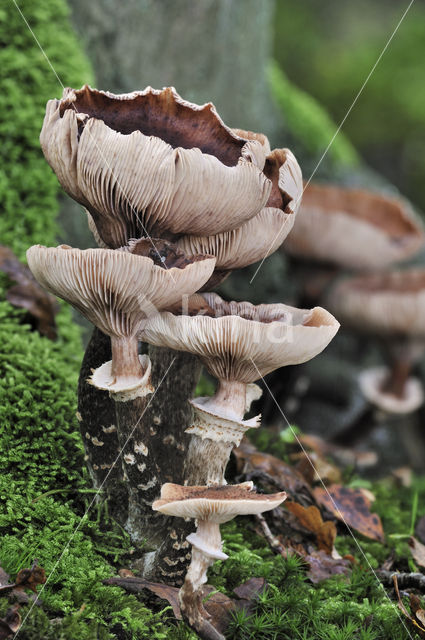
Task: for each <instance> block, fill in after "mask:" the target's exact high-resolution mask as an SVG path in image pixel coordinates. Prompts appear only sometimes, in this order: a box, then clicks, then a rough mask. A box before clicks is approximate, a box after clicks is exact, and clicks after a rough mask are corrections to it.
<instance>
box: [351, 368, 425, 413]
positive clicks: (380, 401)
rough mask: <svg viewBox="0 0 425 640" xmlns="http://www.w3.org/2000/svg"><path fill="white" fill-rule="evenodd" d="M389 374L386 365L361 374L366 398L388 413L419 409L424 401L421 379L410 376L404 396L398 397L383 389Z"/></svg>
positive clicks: (409, 411)
mask: <svg viewBox="0 0 425 640" xmlns="http://www.w3.org/2000/svg"><path fill="white" fill-rule="evenodd" d="M388 374H389V371H388V369H387V368H386V367H374V368H372V369H367V370H366V371H363V372H362V373H361V374H360V376H359V385H360V388H361V390H362V393H363V395H364V396H365V398H366V399H367V400H369V402H371V403H372V404H373V405H375V406H376V407H378V408H379V409H382V411H385V412H387V413H398V414H406V413H412V412H413V411H416V410H417V409H419V407H421V406H422V404H423V402H424V390H423V386H422V384H421V382H420V380H418V379H417V378H414V377H410V378H408V380H407V382H406V385H405V389H404V396H403V397H402V398H397V397H396V396H394V395H392V394H390V393H386V392H385V391H382V385H383V384H384V382H385V380H386V378H387V377H388Z"/></svg>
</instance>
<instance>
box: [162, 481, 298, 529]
mask: <svg viewBox="0 0 425 640" xmlns="http://www.w3.org/2000/svg"><path fill="white" fill-rule="evenodd" d="M286 497H287V494H286V493H285V491H281V492H280V493H273V494H257V493H255V491H253V483H252V482H244V483H242V484H236V485H221V486H214V487H184V486H181V485H178V484H172V483H166V484H164V485H163V486H162V488H161V498H160V499H159V500H155V502H154V503H153V505H152V509H154V510H155V511H160V512H161V513H164V514H165V515H169V516H177V517H180V518H196V519H197V520H208V521H210V522H214V523H216V524H222V523H224V522H228V521H229V520H232V519H233V518H234V517H235V516H240V515H251V514H256V513H263V512H264V511H270V510H271V509H275V508H276V507H278V506H279V505H280V504H281V503H282V502H283V501H284V500H286Z"/></svg>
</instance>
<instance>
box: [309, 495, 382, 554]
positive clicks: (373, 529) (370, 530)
mask: <svg viewBox="0 0 425 640" xmlns="http://www.w3.org/2000/svg"><path fill="white" fill-rule="evenodd" d="M313 493H314V497H315V498H316V500H317V502H318V503H319V504H320V505H322V506H323V507H325V508H326V509H327V510H328V511H329V512H330V513H332V514H333V515H334V516H335V517H336V518H338V520H341V522H344V524H346V525H348V527H350V528H351V529H355V530H356V531H358V532H359V533H361V534H362V535H364V536H366V537H367V538H371V539H372V540H378V541H379V542H383V541H384V530H383V528H382V522H381V518H380V517H379V516H378V515H377V514H376V513H371V511H370V508H369V507H370V500H369V499H368V497H367V496H365V494H364V492H363V491H362V490H361V489H357V488H356V489H352V488H350V487H343V486H341V485H338V484H334V485H331V486H330V487H328V488H327V489H326V490H325V489H322V488H319V487H317V488H316V489H314V490H313Z"/></svg>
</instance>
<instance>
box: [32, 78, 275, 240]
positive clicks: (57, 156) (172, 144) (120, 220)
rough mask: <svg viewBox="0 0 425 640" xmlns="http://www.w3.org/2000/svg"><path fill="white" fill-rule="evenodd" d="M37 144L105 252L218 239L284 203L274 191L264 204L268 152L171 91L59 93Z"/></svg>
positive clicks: (210, 110) (208, 107)
mask: <svg viewBox="0 0 425 640" xmlns="http://www.w3.org/2000/svg"><path fill="white" fill-rule="evenodd" d="M40 142H41V146H42V149H43V152H44V155H45V157H46V159H47V161H48V163H49V164H50V166H51V167H52V169H53V170H54V171H55V173H56V175H57V177H58V180H59V182H60V183H61V185H62V186H63V188H64V189H65V191H66V192H67V193H68V194H69V195H70V196H71V197H72V198H74V199H75V200H77V202H79V203H80V204H82V205H83V206H85V207H86V208H87V209H88V211H89V212H90V215H91V216H92V218H93V220H94V223H95V225H96V228H97V232H98V234H99V236H100V238H101V240H102V241H103V242H104V243H105V244H106V245H107V246H108V247H111V248H118V247H120V246H123V245H125V244H126V242H127V240H128V239H129V238H140V237H141V236H143V235H148V234H149V235H153V236H159V237H168V238H173V237H176V236H177V235H181V234H184V233H191V234H200V235H209V234H212V233H221V232H222V231H228V230H231V229H235V228H236V227H238V226H240V225H241V224H242V223H243V222H245V221H246V220H249V219H250V218H252V217H253V216H255V215H257V213H259V212H260V211H261V209H263V207H265V206H279V205H275V204H274V201H275V200H276V202H277V201H278V200H279V198H280V201H281V202H282V201H283V199H282V196H281V194H280V192H279V190H278V191H277V193H276V194H275V196H274V197H273V198H272V199H273V203H272V204H270V203H269V201H270V198H271V195H270V194H271V192H272V191H275V189H274V186H273V185H272V182H273V174H274V170H275V168H274V163H273V160H269V161H268V163H266V154H267V148H266V147H265V146H264V145H263V144H262V143H261V142H260V141H259V140H255V139H244V138H242V137H240V136H239V135H237V134H236V133H234V132H233V131H232V130H231V129H230V128H228V127H226V125H225V124H224V123H223V121H222V120H221V118H220V117H219V115H218V114H217V112H216V110H215V108H214V106H213V105H212V104H211V103H208V104H205V105H202V106H199V105H195V104H192V103H190V102H187V101H186V100H184V99H183V98H181V97H180V96H179V94H178V93H177V92H176V91H175V89H174V88H172V87H169V88H166V89H163V90H160V91H159V90H155V89H152V88H151V87H147V88H146V89H145V90H144V91H135V92H133V93H127V94H121V95H115V94H113V93H109V92H106V91H98V90H96V89H92V88H90V87H88V86H87V85H86V86H84V87H83V88H82V89H80V90H74V89H65V90H64V94H63V97H62V99H61V100H49V102H48V103H47V108H46V116H45V119H44V123H43V128H42V131H41V135H40ZM269 174H270V176H269ZM276 186H277V185H276ZM277 189H278V188H277ZM277 194H278V195H277Z"/></svg>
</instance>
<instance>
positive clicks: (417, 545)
mask: <svg viewBox="0 0 425 640" xmlns="http://www.w3.org/2000/svg"><path fill="white" fill-rule="evenodd" d="M409 547H410V551H411V552H412V558H413V560H414V561H415V562H416V564H417V565H418V566H419V567H422V569H425V544H422V542H419V540H416V538H414V537H413V536H411V537H410V538H409Z"/></svg>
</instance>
